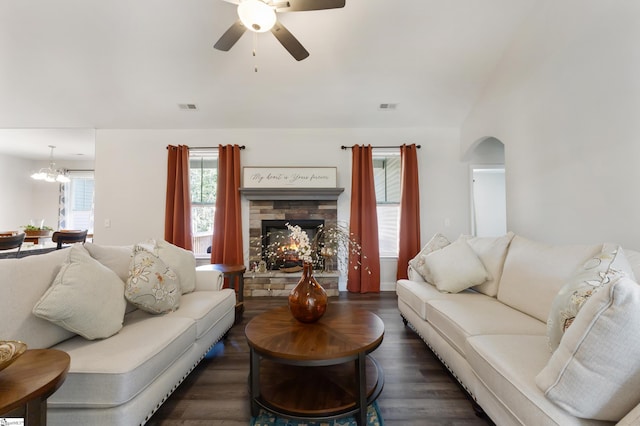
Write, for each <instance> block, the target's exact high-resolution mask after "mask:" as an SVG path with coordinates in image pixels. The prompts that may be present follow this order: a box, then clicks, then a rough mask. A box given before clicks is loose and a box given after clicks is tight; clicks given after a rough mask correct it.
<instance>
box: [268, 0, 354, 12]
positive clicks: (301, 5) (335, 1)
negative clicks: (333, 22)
mask: <svg viewBox="0 0 640 426" xmlns="http://www.w3.org/2000/svg"><path fill="white" fill-rule="evenodd" d="M344 5H345V0H284V1H275V2H274V6H275V8H276V11H278V12H300V11H305V10H323V9H338V8H340V7H344Z"/></svg>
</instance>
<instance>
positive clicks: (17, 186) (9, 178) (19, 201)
mask: <svg viewBox="0 0 640 426" xmlns="http://www.w3.org/2000/svg"><path fill="white" fill-rule="evenodd" d="M31 167H32V165H31V161H29V160H25V159H22V158H16V157H11V156H7V155H0V194H2V201H1V202H0V231H16V230H18V227H19V226H21V225H27V224H29V219H31V214H32V213H33V209H32V202H33V198H32V183H33V179H31V178H30V177H29V176H30V174H31V173H30V171H31Z"/></svg>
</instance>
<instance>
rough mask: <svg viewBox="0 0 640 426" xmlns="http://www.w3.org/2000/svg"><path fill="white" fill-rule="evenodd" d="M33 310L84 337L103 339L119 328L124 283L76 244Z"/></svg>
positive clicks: (41, 316) (121, 316) (123, 303)
mask: <svg viewBox="0 0 640 426" xmlns="http://www.w3.org/2000/svg"><path fill="white" fill-rule="evenodd" d="M68 250H69V257H68V259H67V261H66V262H65V263H64V265H62V268H61V269H60V272H58V275H57V276H56V278H55V279H54V280H53V283H52V284H51V287H49V289H48V290H47V291H46V292H45V294H44V295H43V296H42V297H41V298H40V300H39V301H38V303H36V305H35V306H34V308H33V314H34V315H36V316H38V317H40V318H44V319H46V320H48V321H51V322H52V323H54V324H57V325H59V326H60V327H63V328H65V329H67V330H69V331H72V332H74V333H76V334H79V335H81V336H83V337H84V338H86V339H89V340H94V339H103V338H106V337H109V336H112V335H114V334H116V333H117V332H118V331H120V329H121V328H122V322H123V320H124V311H125V306H126V301H125V299H124V283H123V282H122V280H121V279H120V278H119V277H118V275H116V273H115V272H113V271H112V270H111V269H109V268H107V267H106V266H104V265H102V264H101V263H100V262H98V261H97V260H95V259H93V258H92V257H91V256H90V255H89V253H88V252H87V251H86V250H85V249H84V247H82V245H79V244H75V245H73V246H72V247H71V248H69V249H68Z"/></svg>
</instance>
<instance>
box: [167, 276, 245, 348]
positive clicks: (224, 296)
mask: <svg viewBox="0 0 640 426" xmlns="http://www.w3.org/2000/svg"><path fill="white" fill-rule="evenodd" d="M235 306H236V293H235V292H234V291H233V290H232V289H230V288H225V289H222V290H220V291H196V292H193V293H188V294H184V295H182V297H181V298H180V309H178V310H177V311H174V312H171V313H170V314H169V316H178V317H183V318H189V319H192V320H193V321H195V323H196V338H197V339H199V338H201V337H202V336H204V335H205V334H207V332H208V331H209V330H211V328H212V327H213V326H215V325H216V324H217V322H218V321H220V320H221V319H222V318H224V316H225V314H226V313H228V312H230V311H235Z"/></svg>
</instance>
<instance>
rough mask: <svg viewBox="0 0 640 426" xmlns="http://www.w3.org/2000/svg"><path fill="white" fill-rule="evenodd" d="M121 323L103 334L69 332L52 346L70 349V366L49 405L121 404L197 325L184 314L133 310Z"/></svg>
mask: <svg viewBox="0 0 640 426" xmlns="http://www.w3.org/2000/svg"><path fill="white" fill-rule="evenodd" d="M140 314H143V315H140ZM124 324H125V325H124V327H123V328H122V330H120V332H119V333H118V334H116V335H115V336H112V337H110V338H108V339H105V340H97V341H92V342H88V341H86V340H84V339H82V338H73V339H70V340H67V341H65V342H62V343H60V344H58V345H57V346H55V349H60V350H62V351H65V352H67V353H68V354H69V356H70V357H71V366H70V368H69V373H68V374H67V378H66V380H65V382H64V383H63V385H62V386H61V387H60V389H58V391H56V393H54V394H53V395H52V396H51V397H50V398H49V400H48V404H49V406H50V407H56V406H65V407H69V406H75V407H82V408H88V407H95V408H107V407H114V406H117V405H120V404H124V403H126V402H127V401H130V400H132V399H133V398H134V397H135V396H137V395H138V394H140V392H142V391H143V390H144V389H145V388H146V387H147V386H148V385H149V383H151V382H152V381H153V380H155V379H156V378H157V377H159V376H160V375H162V374H163V372H164V371H165V370H166V369H167V368H168V367H169V366H170V365H171V364H172V363H173V362H175V360H176V359H178V358H180V356H181V355H183V354H184V353H185V352H186V351H187V350H188V349H189V348H190V347H191V346H192V345H193V342H194V341H195V338H196V325H195V323H194V322H193V321H192V320H190V319H188V318H180V317H169V316H167V315H165V316H154V315H151V314H148V313H144V312H142V311H140V310H137V311H135V312H133V313H132V314H129V315H127V316H126V317H125V322H124ZM150 337H152V338H150Z"/></svg>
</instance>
